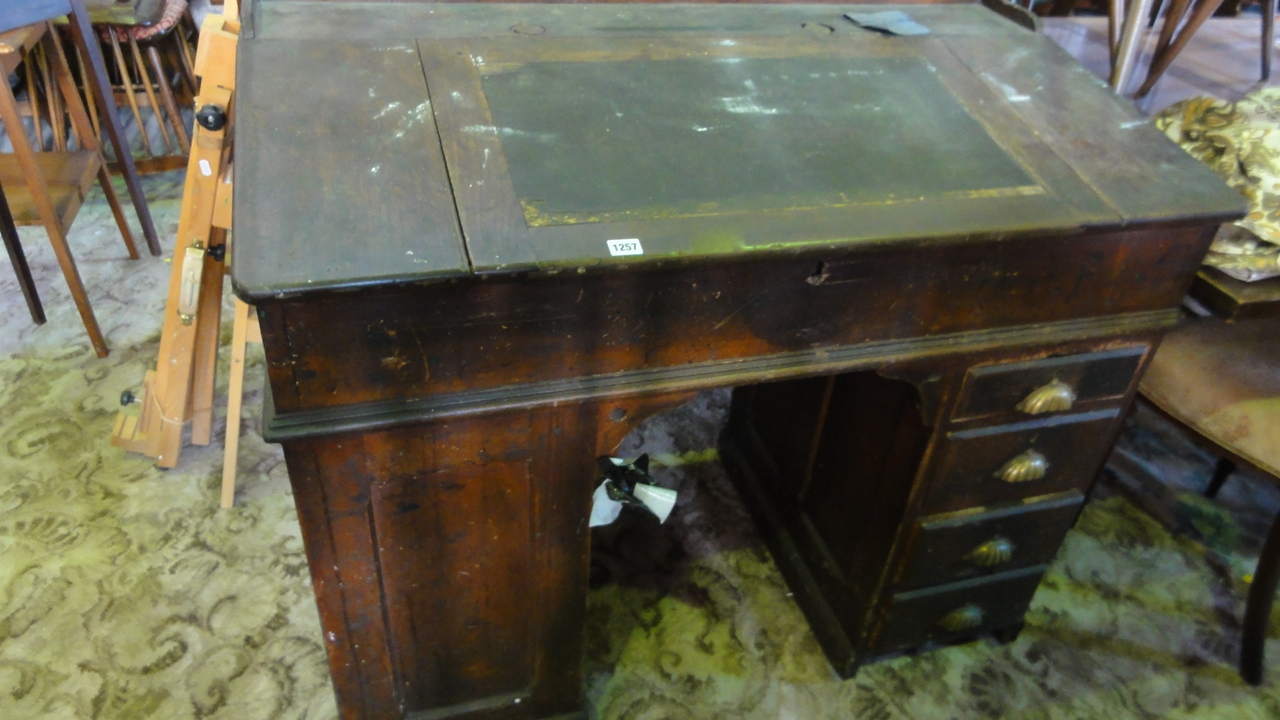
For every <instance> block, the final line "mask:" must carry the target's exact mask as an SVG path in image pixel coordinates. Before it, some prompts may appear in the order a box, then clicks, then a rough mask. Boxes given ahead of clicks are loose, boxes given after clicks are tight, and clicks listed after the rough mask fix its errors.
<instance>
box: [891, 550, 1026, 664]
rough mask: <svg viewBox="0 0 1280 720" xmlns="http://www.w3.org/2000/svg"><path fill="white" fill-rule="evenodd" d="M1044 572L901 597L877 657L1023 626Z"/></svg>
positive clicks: (894, 604)
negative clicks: (947, 640) (882, 654)
mask: <svg viewBox="0 0 1280 720" xmlns="http://www.w3.org/2000/svg"><path fill="white" fill-rule="evenodd" d="M1043 574H1044V566H1043V565H1037V566H1036V567H1032V568H1026V569H1024V570H1015V571H1014V572H1009V573H1004V574H1001V575H996V576H994V577H989V578H978V579H976V580H966V581H964V582H958V583H951V584H950V585H942V586H940V587H934V588H929V589H927V590H915V591H912V592H905V593H898V594H897V595H894V596H893V599H892V600H891V601H890V603H891V604H890V606H889V613H888V616H887V617H886V618H885V621H884V623H883V624H882V625H881V628H880V632H879V633H878V635H877V637H876V640H875V646H874V649H875V652H890V651H893V650H901V649H904V648H911V647H917V646H919V645H923V644H925V643H927V642H930V641H933V640H946V639H950V638H957V637H962V636H965V635H972V634H975V633H979V632H983V631H988V630H998V629H1000V628H1004V627H1009V626H1011V625H1016V624H1017V623H1019V622H1022V616H1023V615H1025V614H1026V612H1027V606H1028V605H1030V604H1031V598H1032V597H1033V596H1034V595H1035V594H1036V587H1038V586H1039V585H1040V577H1041V576H1042V575H1043Z"/></svg>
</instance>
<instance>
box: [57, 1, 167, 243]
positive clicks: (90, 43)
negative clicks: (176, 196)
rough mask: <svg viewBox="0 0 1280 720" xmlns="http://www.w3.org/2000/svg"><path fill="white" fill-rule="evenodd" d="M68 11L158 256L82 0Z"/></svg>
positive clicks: (104, 120)
mask: <svg viewBox="0 0 1280 720" xmlns="http://www.w3.org/2000/svg"><path fill="white" fill-rule="evenodd" d="M69 2H70V4H71V12H70V13H68V14H67V19H68V20H69V21H70V22H69V24H70V26H71V38H72V40H74V41H75V44H76V49H77V50H79V51H80V52H81V53H82V54H84V56H85V60H87V61H88V64H89V74H88V76H86V77H85V84H86V85H88V86H89V87H90V89H91V90H92V91H93V97H94V99H96V100H97V102H98V107H99V108H100V109H101V110H102V116H103V117H102V125H103V129H105V130H106V131H107V137H108V138H109V139H110V140H111V145H112V146H113V147H115V150H116V160H117V161H118V162H119V163H120V174H121V175H124V184H125V187H127V188H129V197H130V199H132V200H133V210H134V212H136V213H137V214H138V221H139V222H141V223H142V235H143V237H145V238H146V239H147V248H148V249H149V250H150V251H151V254H152V255H154V256H156V257H159V256H160V255H162V254H163V253H164V251H163V250H162V249H161V248H160V238H159V237H158V236H157V235H156V226H155V223H153V222H152V221H151V210H150V208H148V207H147V197H146V195H144V194H143V193H142V181H141V180H139V179H138V166H137V165H136V164H135V163H134V162H133V154H132V153H130V152H129V143H128V142H127V141H126V140H125V137H124V133H122V132H120V118H118V117H116V114H115V112H116V103H115V98H114V97H113V96H112V92H111V86H110V85H109V84H108V83H107V66H106V63H105V62H103V60H102V51H101V49H99V47H98V45H97V38H96V37H95V36H94V34H93V28H92V27H90V26H89V14H88V12H86V11H85V9H84V2H83V1H82V0H69Z"/></svg>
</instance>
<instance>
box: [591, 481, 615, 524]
mask: <svg viewBox="0 0 1280 720" xmlns="http://www.w3.org/2000/svg"><path fill="white" fill-rule="evenodd" d="M604 486H605V484H604V483H600V487H598V488H596V491H595V494H593V495H592V496H591V522H590V523H589V524H588V527H599V526H601V525H608V524H609V523H611V522H613V521H614V520H617V519H618V514H619V513H621V512H622V503H620V502H618V501H617V500H614V499H612V498H610V497H609V491H608V490H606V489H605V487H604Z"/></svg>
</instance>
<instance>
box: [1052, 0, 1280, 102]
mask: <svg viewBox="0 0 1280 720" xmlns="http://www.w3.org/2000/svg"><path fill="white" fill-rule="evenodd" d="M1161 3H1167V6H1166V7H1164V8H1161V7H1160V6H1161ZM1222 4H1223V0H1111V3H1110V13H1109V16H1108V17H1109V23H1108V34H1109V40H1110V47H1111V77H1110V82H1111V86H1112V87H1113V88H1115V91H1116V92H1117V93H1122V94H1123V93H1124V92H1125V89H1126V88H1127V87H1128V86H1129V83H1130V80H1131V79H1132V77H1133V73H1134V71H1135V69H1136V66H1137V60H1138V55H1139V52H1140V49H1141V46H1142V37H1143V36H1144V35H1145V34H1146V32H1147V26H1148V22H1149V21H1151V22H1154V19H1153V17H1152V15H1153V11H1155V10H1157V9H1162V10H1163V11H1164V12H1163V17H1164V21H1163V24H1162V25H1161V26H1160V36H1159V38H1158V39H1157V40H1156V46H1155V50H1154V52H1153V53H1152V56H1151V66H1150V67H1149V68H1148V69H1147V76H1146V78H1145V79H1144V80H1143V81H1142V85H1141V86H1139V88H1138V91H1137V92H1136V93H1134V97H1136V98H1142V97H1146V95H1147V93H1149V92H1151V89H1152V88H1154V87H1155V84H1156V82H1157V81H1158V80H1159V79H1160V78H1161V76H1163V75H1164V73H1165V71H1166V70H1168V69H1169V66H1170V65H1172V64H1173V61H1174V60H1175V59H1177V57H1178V55H1179V54H1181V53H1182V51H1183V49H1185V48H1186V46H1187V44H1188V43H1189V42H1191V37H1192V36H1193V35H1195V33H1196V31H1197V30H1199V29H1200V27H1201V26H1202V25H1204V23H1205V21H1207V20H1208V19H1209V18H1210V17H1212V16H1213V14H1214V13H1215V12H1217V10H1218V9H1219V8H1220V7H1221V6H1222ZM1261 5H1262V79H1263V80H1267V79H1269V78H1270V77H1271V55H1272V54H1273V53H1274V52H1275V50H1274V48H1273V45H1274V43H1275V20H1276V0H1261ZM1056 9H1057V6H1056V4H1055V11H1056ZM1055 11H1051V13H1050V14H1056V12H1055Z"/></svg>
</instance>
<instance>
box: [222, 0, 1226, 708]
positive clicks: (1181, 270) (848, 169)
mask: <svg viewBox="0 0 1280 720" xmlns="http://www.w3.org/2000/svg"><path fill="white" fill-rule="evenodd" d="M850 9H851V8H850V7H848V6H842V7H839V8H836V7H832V6H809V5H791V6H780V5H772V6H767V5H753V6H715V5H701V6H695V5H676V6H671V5H655V6H648V5H574V6H563V5H537V4H529V5H464V4H435V3H429V4H415V3H359V4H356V3H320V2H317V3H312V2H281V1H275V2H272V1H269V0H268V1H265V2H258V3H255V4H254V11H253V17H252V18H250V19H249V21H247V22H246V25H245V31H244V33H243V38H244V39H243V40H242V42H241V45H240V56H239V61H238V62H239V75H238V77H239V84H238V85H237V92H238V93H239V97H238V98H237V130H236V133H237V137H236V143H237V170H236V172H237V178H236V184H235V192H236V193H237V196H236V198H235V207H236V217H235V221H234V222H235V228H234V232H235V238H236V251H235V253H234V255H233V259H232V262H233V267H232V276H233V281H234V286H235V290H236V293H237V294H238V295H239V296H240V297H241V298H242V299H243V300H245V301H247V302H249V303H251V304H253V305H254V306H255V307H256V308H257V311H258V313H259V320H260V324H261V330H262V337H263V343H264V349H265V352H266V357H267V364H268V374H269V377H270V390H271V393H270V395H271V401H270V403H269V406H268V408H267V411H266V419H265V423H266V425H265V433H264V434H265V435H266V436H267V437H268V438H269V439H272V440H275V441H278V442H281V443H283V445H284V452H285V458H286V461H287V463H288V467H289V474H290V480H291V482H292V484H293V487H294V494H295V500H296V502H297V506H298V513H299V519H300V521H301V524H302V532H303V536H304V539H305V542H306V546H307V554H308V559H309V562H310V567H311V573H312V579H313V582H314V585H315V592H316V599H317V602H318V604H319V608H320V617H321V623H322V626H323V630H324V642H325V646H326V648H327V650H328V652H329V660H330V669H331V671H332V673H333V678H334V685H335V688H336V692H337V695H338V702H339V706H340V709H341V712H342V715H343V717H344V718H348V719H354V718H370V719H372V718H399V717H407V718H417V719H420V720H426V719H427V718H431V719H433V720H438V719H440V718H464V717H465V718H551V717H566V718H567V717H581V715H582V705H581V696H582V676H581V659H582V648H583V623H584V613H585V608H586V593H587V575H588V572H587V571H588V554H589V548H590V537H591V534H590V532H589V530H588V528H587V517H588V513H589V510H590V496H591V492H592V490H593V485H594V481H595V479H596V473H595V468H594V459H595V458H596V457H597V456H599V455H603V454H608V453H611V452H612V451H613V450H614V449H615V448H616V447H617V445H618V443H619V442H620V441H621V440H622V438H623V437H624V436H625V435H626V434H627V432H628V431H630V430H631V429H632V428H633V427H635V425H636V424H637V423H639V422H640V421H641V420H643V419H644V418H646V417H648V416H650V415H652V414H654V413H656V412H660V411H662V410H665V409H668V408H671V407H674V406H676V405H678V404H680V403H682V402H684V401H685V400H686V399H688V398H689V397H691V396H692V394H693V393H695V392H697V391H699V390H702V389H704V388H711V387H726V386H732V387H735V388H736V389H735V392H734V399H733V407H732V410H731V420H730V423H729V426H728V428H727V429H726V432H725V434H724V436H723V438H722V444H721V457H722V459H723V461H724V462H725V464H726V467H727V469H728V470H729V471H730V473H731V474H732V476H733V477H734V478H735V480H736V481H737V483H738V485H739V488H740V490H741V492H742V494H743V497H744V499H745V500H746V501H747V502H748V504H749V506H750V507H751V508H752V510H753V513H754V514H755V516H756V518H757V521H758V524H759V526H760V529H761V532H762V534H763V535H764V537H765V539H766V541H767V542H768V543H769V547H770V550H771V551H772V553H773V556H774V559H775V560H776V561H777V563H778V565H779V567H780V568H781V570H782V572H783V573H784V575H785V576H786V577H787V580H788V582H789V584H790V585H791V587H792V589H793V590H794V592H795V597H796V599H797V602H798V603H799V604H800V606H801V608H802V609H803V610H804V612H805V614H806V616H807V617H808V619H809V622H810V625H811V627H812V629H813V631H814V634H815V636H816V637H817V639H818V641H819V642H820V644H821V645H822V647H823V649H824V651H825V652H826V654H827V657H828V658H829V659H830V660H831V662H832V664H833V666H834V667H835V668H836V670H837V671H838V672H840V673H841V674H842V675H846V676H847V675H849V674H852V673H853V672H854V671H855V670H856V669H857V667H858V666H859V665H860V664H861V663H864V662H867V661H869V660H871V659H874V658H876V657H878V656H880V655H883V654H886V653H893V652H898V651H902V650H908V649H912V648H919V647H921V646H924V645H929V644H933V643H947V642H959V641H964V640H968V639H972V638H973V637H975V635H976V634H978V633H984V632H990V633H996V634H997V635H999V636H1001V637H1005V638H1008V637H1012V636H1014V635H1016V633H1017V631H1018V628H1020V626H1021V622H1022V615H1023V613H1024V612H1025V610H1026V608H1027V605H1028V603H1029V602H1030V600H1031V596H1032V594H1033V593H1034V592H1035V589H1036V586H1037V585H1038V583H1039V580H1040V577H1041V574H1042V573H1043V572H1044V569H1045V564H1046V563H1047V562H1048V561H1049V560H1050V559H1051V558H1052V557H1053V555H1054V553H1055V552H1056V550H1057V547H1058V544H1059V542H1060V541H1061V539H1062V537H1063V536H1064V534H1065V533H1066V531H1067V529H1068V528H1069V527H1070V526H1071V524H1072V522H1073V521H1074V519H1075V517H1076V514H1077V513H1078V511H1079V508H1080V507H1081V505H1082V503H1083V500H1084V497H1085V493H1087V492H1088V490H1089V487H1090V485H1091V483H1092V479H1093V477H1094V475H1095V473H1096V471H1097V469H1098V468H1099V466H1100V465H1101V463H1102V460H1103V455H1104V453H1105V452H1106V450H1107V449H1108V448H1109V447H1110V445H1111V440H1112V438H1113V437H1114V435H1115V433H1116V432H1117V431H1118V429H1119V424H1120V418H1121V417H1122V414H1123V411H1124V409H1125V408H1126V407H1127V406H1128V404H1129V403H1130V402H1131V401H1132V399H1133V396H1134V393H1135V391H1136V386H1137V378H1138V377H1139V376H1140V375H1141V372H1142V370H1143V368H1144V367H1145V365H1146V363H1147V362H1148V360H1149V358H1150V355H1151V348H1152V347H1153V346H1154V344H1155V343H1156V342H1157V341H1158V340H1159V338H1160V336H1161V334H1162V333H1164V332H1165V331H1166V330H1167V329H1169V328H1170V327H1172V326H1173V325H1174V324H1175V323H1176V320H1177V317H1178V307H1179V304H1180V303H1181V301H1182V298H1183V295H1184V293H1185V292H1186V289H1187V288H1188V287H1189V286H1190V284H1191V280H1192V277H1193V276H1194V274H1195V272H1196V268H1197V266H1198V264H1199V262H1200V260H1201V258H1202V257H1203V256H1204V253H1205V250H1206V249H1207V247H1208V244H1209V242H1210V240H1211V238H1212V236H1213V233H1214V231H1215V230H1216V227H1217V225H1218V224H1219V223H1220V222H1223V221H1227V220H1233V219H1236V218H1238V217H1240V216H1241V215H1242V214H1243V211H1244V207H1243V200H1242V199H1241V198H1240V197H1239V196H1238V195H1236V194H1235V193H1234V192H1233V191H1231V190H1230V189H1229V188H1227V187H1226V186H1225V185H1224V184H1223V183H1222V182H1221V181H1220V180H1218V179H1217V178H1216V177H1215V176H1214V175H1213V174H1212V173H1211V172H1210V171H1209V170H1208V169H1207V168H1205V167H1203V166H1202V165H1200V164H1199V163H1197V162H1196V161H1195V160H1194V159H1192V158H1191V157H1189V156H1188V155H1187V154H1186V153H1184V152H1183V151H1182V150H1181V149H1180V148H1178V147H1177V146H1176V145H1174V144H1173V143H1171V142H1170V141H1168V140H1167V139H1166V138H1165V137H1164V136H1163V135H1161V134H1160V133H1158V132H1156V131H1155V130H1154V129H1152V128H1151V127H1150V126H1149V124H1148V123H1147V122H1146V120H1145V119H1144V118H1142V117H1141V116H1139V115H1138V114H1137V113H1136V112H1135V111H1134V110H1133V108H1132V107H1131V106H1129V105H1128V104H1127V103H1123V102H1121V101H1119V100H1117V99H1116V98H1115V96H1114V95H1113V94H1111V93H1108V92H1107V91H1106V90H1105V88H1103V87H1101V86H1100V85H1099V83H1098V82H1097V80H1096V79H1095V78H1094V77H1093V76H1092V75H1091V74H1090V73H1089V72H1088V71H1087V70H1084V69H1083V68H1080V67H1079V66H1077V65H1076V64H1075V62H1074V61H1073V60H1071V58H1070V57H1069V56H1067V55H1066V53H1064V52H1063V51H1062V50H1061V49H1060V48H1058V47H1057V46H1056V45H1054V44H1053V43H1052V42H1051V41H1049V40H1047V39H1046V38H1044V37H1042V36H1040V35H1037V34H1034V33H1031V32H1029V31H1027V30H1025V29H1023V28H1022V27H1019V26H1017V25H1014V24H1013V23H1010V22H1008V21H1007V20H1005V19H1003V18H1001V17H999V16H998V15H996V14H994V13H992V12H990V11H988V10H986V9H984V8H983V7H982V6H979V5H959V6H957V5H952V6H927V7H925V6H921V7H913V8H911V9H910V13H911V15H912V16H913V17H914V18H915V19H916V20H917V21H919V22H921V23H923V24H924V25H925V26H926V27H928V28H930V30H931V33H930V34H928V35H924V36H919V37H910V38H908V37H888V36H884V35H880V34H878V33H873V32H869V31H867V30H863V29H860V28H858V27H856V26H854V25H853V24H851V23H850V22H848V21H847V20H845V19H843V18H842V16H841V13H843V12H846V11H849V10H850ZM869 9H870V10H878V9H882V8H869Z"/></svg>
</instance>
